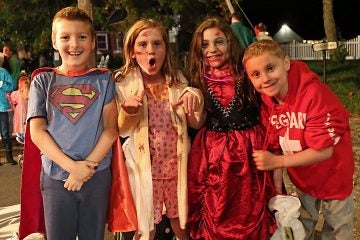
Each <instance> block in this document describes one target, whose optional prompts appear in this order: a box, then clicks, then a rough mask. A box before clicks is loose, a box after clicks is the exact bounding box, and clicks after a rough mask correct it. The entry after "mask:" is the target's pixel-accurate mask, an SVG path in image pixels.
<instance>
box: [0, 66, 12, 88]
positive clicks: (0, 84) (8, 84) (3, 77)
mask: <svg viewBox="0 0 360 240" xmlns="http://www.w3.org/2000/svg"><path fill="white" fill-rule="evenodd" d="M0 88H1V89H2V90H3V91H4V92H12V91H13V90H15V84H14V81H13V79H12V77H11V75H10V74H9V73H8V71H6V69H4V68H1V70H0Z"/></svg>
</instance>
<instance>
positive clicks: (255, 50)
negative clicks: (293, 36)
mask: <svg viewBox="0 0 360 240" xmlns="http://www.w3.org/2000/svg"><path fill="white" fill-rule="evenodd" d="M264 52H269V53H271V54H272V55H274V56H277V57H279V58H283V57H285V56H286V54H285V53H284V51H283V50H282V48H281V46H280V44H279V43H278V42H276V41H274V40H270V39H264V40H260V41H257V42H254V43H252V44H250V45H249V46H248V47H247V48H246V50H245V52H244V57H243V59H242V64H243V66H244V67H245V65H246V62H247V61H248V60H249V59H250V58H252V57H256V56H260V55H262V54H264Z"/></svg>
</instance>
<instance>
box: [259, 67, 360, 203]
mask: <svg viewBox="0 0 360 240" xmlns="http://www.w3.org/2000/svg"><path fill="white" fill-rule="evenodd" d="M288 81H289V87H288V93H287V95H286V97H285V99H284V104H283V105H279V104H277V103H275V101H274V100H273V99H272V98H271V97H269V96H267V95H262V100H263V102H264V104H263V107H262V114H263V119H265V122H264V123H265V126H267V142H266V143H265V144H266V145H265V148H266V149H274V148H276V146H279V145H280V146H281V149H282V151H283V153H284V154H286V155H287V154H292V153H296V152H300V151H303V150H305V149H307V148H312V149H315V150H319V149H322V148H325V147H329V146H333V155H332V157H330V158H329V159H326V160H324V161H322V162H319V163H315V164H311V165H308V166H303V167H292V168H288V173H289V176H290V178H291V180H292V182H293V183H294V185H295V186H296V187H297V188H299V189H300V190H301V191H302V192H304V193H307V194H309V195H311V196H313V197H315V198H317V199H324V200H325V199H345V198H346V197H348V196H349V195H350V194H351V192H352V190H353V173H354V158H353V151H352V143H351V134H350V127H349V113H348V111H347V110H346V109H345V108H344V106H343V105H342V104H341V102H340V101H339V100H338V98H337V97H336V95H335V94H334V93H333V92H332V91H331V90H330V88H329V87H328V86H327V85H325V84H323V83H322V82H321V81H320V79H319V77H318V76H317V75H316V74H315V73H313V72H312V71H311V70H310V69H309V68H308V66H307V65H306V64H305V63H303V62H300V61H291V67H290V70H289V73H288ZM289 159H291V156H290V157H289Z"/></svg>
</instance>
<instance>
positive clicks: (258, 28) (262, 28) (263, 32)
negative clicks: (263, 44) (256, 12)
mask: <svg viewBox="0 0 360 240" xmlns="http://www.w3.org/2000/svg"><path fill="white" fill-rule="evenodd" d="M254 30H255V35H256V39H257V40H258V41H260V40H264V39H268V40H272V37H271V36H269V33H268V31H267V28H266V25H265V24H264V23H258V24H256V25H255V29H254Z"/></svg>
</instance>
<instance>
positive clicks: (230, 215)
mask: <svg viewBox="0 0 360 240" xmlns="http://www.w3.org/2000/svg"><path fill="white" fill-rule="evenodd" d="M242 52H243V48H242V47H241V46H240V43H239V42H238V41H237V40H236V37H235V35H234V34H233V32H232V30H231V28H230V27H229V25H228V24H227V22H226V21H225V20H223V19H221V18H212V17H211V18H208V19H206V20H205V21H203V22H202V23H200V24H199V26H198V27H197V29H196V30H195V32H194V36H193V39H192V42H191V48H190V55H189V59H190V60H189V61H190V64H189V66H190V74H191V78H190V79H191V80H192V81H191V84H192V86H194V87H197V88H199V89H201V90H202V91H203V94H204V95H205V99H206V100H207V101H206V110H207V118H206V125H205V126H204V127H203V128H202V129H201V130H200V131H199V132H198V133H197V135H196V137H195V139H194V141H193V143H192V147H191V151H190V154H189V163H188V198H189V201H188V206H189V220H188V226H189V230H190V236H191V237H192V239H205V240H213V239H239V240H240V239H270V236H271V234H272V233H274V232H275V230H276V228H277V227H276V223H275V218H274V215H273V214H272V213H271V212H270V210H269V209H268V208H267V204H268V201H269V199H270V198H271V197H273V196H274V195H275V194H276V192H275V191H276V189H275V187H274V182H273V179H274V175H272V172H267V171H259V170H257V169H256V166H255V164H254V162H253V157H252V153H253V149H258V148H261V147H262V144H263V139H264V135H265V133H264V131H263V129H262V126H261V124H260V117H259V114H260V99H259V96H258V95H257V94H256V91H255V89H254V88H253V86H252V85H251V83H250V82H248V80H247V79H246V76H245V75H244V70H243V67H242V65H241V59H242ZM277 180H278V181H277V187H278V189H277V191H278V192H279V193H281V185H282V178H281V175H280V178H277Z"/></svg>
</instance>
